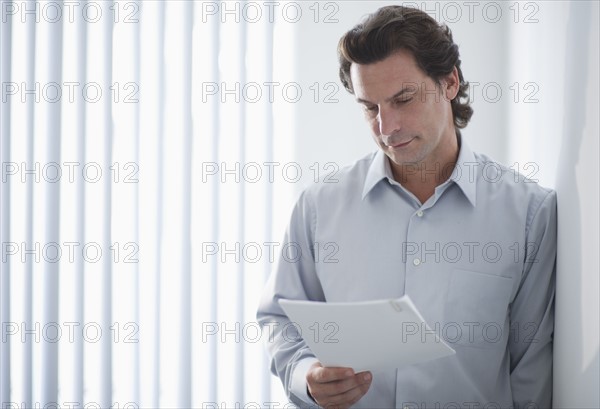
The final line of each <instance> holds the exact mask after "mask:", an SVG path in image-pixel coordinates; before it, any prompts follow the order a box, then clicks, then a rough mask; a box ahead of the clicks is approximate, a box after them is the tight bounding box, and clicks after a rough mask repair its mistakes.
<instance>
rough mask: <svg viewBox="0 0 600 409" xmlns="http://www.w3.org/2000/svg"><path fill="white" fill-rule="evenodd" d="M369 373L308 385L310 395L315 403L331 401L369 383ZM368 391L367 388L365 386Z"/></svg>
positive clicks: (370, 377)
mask: <svg viewBox="0 0 600 409" xmlns="http://www.w3.org/2000/svg"><path fill="white" fill-rule="evenodd" d="M371 379H372V376H371V373H370V372H363V373H361V374H357V375H355V376H352V377H351V378H348V379H344V380H341V381H333V382H327V383H317V384H315V385H312V387H311V385H310V384H309V389H310V393H311V395H312V396H313V398H315V399H316V400H317V401H318V400H331V399H332V398H335V399H336V400H337V399H338V397H339V396H341V395H343V394H345V393H346V392H348V391H351V390H353V389H355V388H357V387H360V386H362V385H365V384H370V383H371ZM367 389H368V386H367Z"/></svg>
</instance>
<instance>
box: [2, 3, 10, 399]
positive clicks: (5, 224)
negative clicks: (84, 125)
mask: <svg viewBox="0 0 600 409" xmlns="http://www.w3.org/2000/svg"><path fill="white" fill-rule="evenodd" d="M0 5H1V6H2V8H4V7H5V1H2V3H1V4H0ZM11 32H12V16H11V15H8V16H6V20H5V21H3V22H2V25H1V27H0V80H1V82H2V84H5V83H8V82H10V79H11V70H10V61H11V34H12V33H11ZM0 112H1V115H0V117H1V118H0V119H1V120H0V132H1V133H2V134H1V138H2V141H1V146H0V149H1V151H0V156H1V157H2V163H3V164H4V163H8V162H9V161H10V119H11V118H10V112H11V109H10V100H7V101H6V102H3V103H2V104H1V107H0ZM0 192H2V193H1V201H0V206H2V207H1V210H0V225H1V226H0V236H1V242H2V243H8V242H9V241H10V224H9V223H10V200H9V198H10V180H8V179H7V180H6V182H5V183H2V186H1V187H0ZM4 252H5V249H2V253H3V256H4V254H5V253H4ZM0 269H1V270H0V271H1V276H0V323H2V324H4V323H8V322H10V260H9V259H8V257H7V258H6V262H3V263H2V265H1V266H0ZM2 331H4V329H2ZM10 361H11V360H10V339H8V338H7V339H6V342H2V343H0V404H3V403H4V402H10V396H11V394H10V386H11V382H10V366H11V362H10Z"/></svg>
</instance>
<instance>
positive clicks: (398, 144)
mask: <svg viewBox="0 0 600 409" xmlns="http://www.w3.org/2000/svg"><path fill="white" fill-rule="evenodd" d="M414 139H415V138H411V139H409V140H408V141H406V142H401V143H397V144H395V145H388V147H389V148H392V149H401V148H404V147H405V146H407V145H408V144H409V143H411V142H412V141H413V140H414Z"/></svg>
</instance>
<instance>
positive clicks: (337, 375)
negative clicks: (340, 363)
mask: <svg viewBox="0 0 600 409" xmlns="http://www.w3.org/2000/svg"><path fill="white" fill-rule="evenodd" d="M312 375H313V380H314V381H315V382H318V383H327V382H334V381H340V380H344V379H349V378H352V377H353V376H354V370H353V369H352V368H324V367H320V368H316V369H315V371H314V372H313V374H312Z"/></svg>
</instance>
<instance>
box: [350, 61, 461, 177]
mask: <svg viewBox="0 0 600 409" xmlns="http://www.w3.org/2000/svg"><path fill="white" fill-rule="evenodd" d="M350 76H351V79H352V84H353V87H354V94H355V96H356V99H357V101H358V102H359V103H361V104H362V105H363V107H364V110H365V116H366V118H367V120H368V122H369V124H370V126H371V129H372V131H373V137H374V139H375V142H376V143H377V145H379V147H380V148H381V149H382V150H383V152H384V153H385V154H386V155H387V156H388V157H389V158H390V160H391V165H392V169H393V170H394V174H395V176H396V175H398V174H401V173H398V171H400V172H402V169H403V166H405V165H411V166H414V165H420V164H421V163H423V162H424V163H425V165H426V166H427V169H430V168H432V167H434V166H435V164H436V163H439V166H440V167H442V168H443V167H444V165H445V164H446V163H448V162H449V161H453V160H455V159H456V153H457V150H456V146H457V145H456V136H455V135H456V134H455V130H454V122H453V118H452V108H451V105H450V100H451V99H452V98H454V97H455V96H456V94H457V92H458V74H457V72H456V69H455V70H454V72H453V73H452V74H450V75H449V76H448V77H446V78H444V79H443V80H442V83H441V86H439V87H436V85H435V82H434V81H433V80H432V79H431V78H430V77H428V76H427V75H426V74H425V73H424V72H423V71H422V70H421V69H420V68H419V67H418V66H417V63H416V61H415V59H414V57H413V55H412V53H410V52H408V51H405V50H400V51H398V52H396V53H394V54H392V55H391V56H389V57H388V58H386V59H385V60H383V61H380V62H377V63H374V64H367V65H360V64H352V66H351V68H350Z"/></svg>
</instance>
